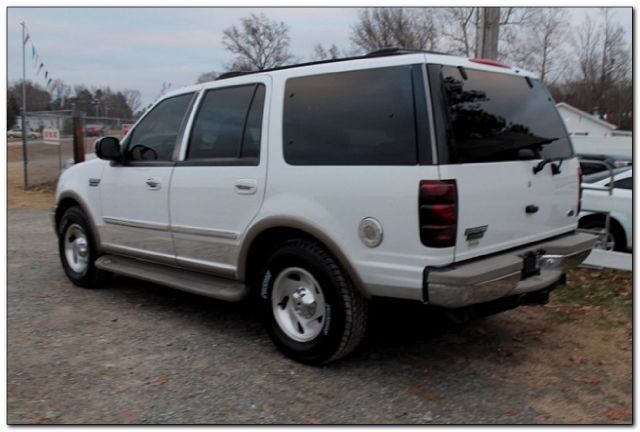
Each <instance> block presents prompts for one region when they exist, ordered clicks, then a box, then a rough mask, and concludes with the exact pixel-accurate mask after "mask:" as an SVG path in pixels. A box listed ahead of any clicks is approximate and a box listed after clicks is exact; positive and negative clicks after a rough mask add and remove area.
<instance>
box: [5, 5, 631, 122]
mask: <svg viewBox="0 0 640 432" xmlns="http://www.w3.org/2000/svg"><path fill="white" fill-rule="evenodd" d="M481 9H482V8H478V7H447V8H388V7H387V8H366V9H361V10H359V11H358V14H357V17H356V20H355V22H354V23H353V24H352V26H351V28H350V43H349V45H348V46H340V47H339V46H336V45H335V44H333V45H330V46H325V45H323V44H321V43H318V44H316V45H315V47H314V49H313V52H311V53H309V55H308V57H307V58H304V57H298V56H296V55H294V54H293V53H292V52H291V48H290V42H291V36H290V29H289V26H288V25H287V24H286V23H284V22H282V21H277V20H271V19H269V18H268V17H266V16H265V15H264V14H262V13H261V14H250V15H249V16H247V17H244V18H242V19H241V20H240V21H239V23H237V24H234V25H231V26H229V27H228V28H226V29H224V31H223V34H222V44H223V46H224V47H225V49H226V50H227V51H228V52H229V53H230V54H232V56H233V58H232V60H231V61H230V62H229V63H228V64H226V65H225V66H224V69H225V70H224V71H209V72H206V73H203V74H201V75H200V76H199V77H198V78H197V82H198V83H200V82H206V81H211V80H214V79H216V77H217V76H218V75H219V73H221V72H230V71H240V72H242V71H257V70H264V69H269V68H273V67H278V66H284V65H288V64H293V63H298V62H302V61H307V60H311V61H314V60H327V59H337V58H341V57H350V56H357V55H362V54H366V53H368V52H371V51H375V50H378V49H382V48H388V47H399V48H407V49H420V50H430V51H440V52H444V53H449V54H454V55H461V56H465V57H474V56H477V48H478V46H479V42H478V37H479V32H478V31H477V28H478V23H479V21H480V20H481V12H482V11H481ZM498 29H499V32H498V36H499V37H498V41H499V42H498V56H497V57H498V58H497V60H499V61H502V62H505V63H509V64H513V65H517V66H520V67H523V68H525V69H528V70H531V71H533V72H535V73H537V74H538V75H539V76H540V79H541V80H542V81H543V82H544V83H545V84H546V85H547V86H548V87H549V89H550V91H551V93H552V95H553V96H554V98H555V99H556V101H558V102H562V101H564V102H567V103H569V104H571V105H573V106H575V107H577V108H580V109H582V110H584V111H586V112H589V113H598V114H599V115H600V116H601V117H602V118H605V119H606V120H607V121H609V122H611V123H613V124H615V125H617V126H618V127H619V128H620V129H626V130H632V127H633V117H632V111H633V91H632V89H633V87H632V69H631V60H632V59H631V54H630V53H631V47H630V42H628V41H627V40H626V39H625V34H624V29H623V28H622V27H621V25H620V24H619V23H617V22H615V20H614V19H613V16H612V9H611V8H600V9H598V10H597V13H596V14H595V16H593V15H587V16H585V19H584V20H583V21H582V23H580V24H572V23H571V21H570V13H569V10H568V9H566V8H517V7H501V8H500V9H499V20H498ZM26 90H27V101H28V107H27V110H28V111H41V110H59V109H63V110H68V109H71V107H72V106H75V107H76V109H78V110H80V111H83V112H85V113H86V115H88V116H102V117H120V118H131V117H134V116H136V115H139V114H140V113H141V112H142V111H143V109H141V97H140V92H139V91H137V90H122V91H114V90H111V89H110V88H109V87H106V88H94V87H92V88H87V87H86V86H82V85H79V86H75V87H74V88H71V87H70V86H68V85H66V84H65V83H64V82H62V81H60V80H56V81H54V82H53V83H52V85H51V86H50V92H49V91H47V90H46V89H44V88H43V87H42V86H40V85H38V84H36V83H33V82H30V81H28V82H27V83H26ZM52 94H53V95H56V98H55V99H54V98H53V97H52V96H51V95H52ZM7 102H8V103H7V123H8V124H9V125H13V124H15V119H16V116H17V115H18V114H19V111H20V107H21V106H22V104H21V102H22V83H21V82H16V83H14V84H13V85H12V86H10V87H9V89H8V101H7Z"/></svg>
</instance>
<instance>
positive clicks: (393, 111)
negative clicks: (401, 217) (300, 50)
mask: <svg viewBox="0 0 640 432" xmlns="http://www.w3.org/2000/svg"><path fill="white" fill-rule="evenodd" d="M283 147H284V157H285V160H286V161H287V162H288V163H290V164H292V165H415V164H416V163H417V150H416V127H415V114H414V99H413V84H412V71H411V67H410V66H402V67H389V68H379V69H369V70H362V71H349V72H338V73H330V74H324V75H314V76H307V77H300V78H291V79H289V80H287V85H286V92H285V102H284V123H283Z"/></svg>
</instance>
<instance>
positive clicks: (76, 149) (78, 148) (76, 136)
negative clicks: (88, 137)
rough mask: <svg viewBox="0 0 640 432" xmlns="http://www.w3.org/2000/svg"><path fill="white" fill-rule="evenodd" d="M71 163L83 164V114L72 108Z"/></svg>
mask: <svg viewBox="0 0 640 432" xmlns="http://www.w3.org/2000/svg"><path fill="white" fill-rule="evenodd" d="M72 116H73V163H74V164H78V163H80V162H84V152H85V149H84V125H83V120H84V113H83V112H80V111H78V110H77V109H76V107H75V104H74V106H73V114H72Z"/></svg>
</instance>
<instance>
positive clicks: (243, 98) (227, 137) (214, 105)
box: [187, 85, 264, 159]
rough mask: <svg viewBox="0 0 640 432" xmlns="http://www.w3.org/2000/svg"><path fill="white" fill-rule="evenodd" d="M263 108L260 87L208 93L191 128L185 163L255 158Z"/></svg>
mask: <svg viewBox="0 0 640 432" xmlns="http://www.w3.org/2000/svg"><path fill="white" fill-rule="evenodd" d="M252 101H253V103H252ZM263 105H264V86H262V85H248V86H240V87H229V88H223V89H215V90H209V91H208V92H207V93H206V94H205V96H204V99H203V101H202V104H201V106H200V109H199V111H198V114H197V116H196V120H195V123H194V125H193V131H192V132H191V139H190V141H189V152H188V156H187V159H214V158H239V157H258V153H259V150H260V131H261V126H262V107H263ZM245 125H246V128H245ZM243 144H244V147H245V149H244V150H243Z"/></svg>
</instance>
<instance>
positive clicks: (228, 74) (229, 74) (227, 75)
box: [216, 71, 253, 81]
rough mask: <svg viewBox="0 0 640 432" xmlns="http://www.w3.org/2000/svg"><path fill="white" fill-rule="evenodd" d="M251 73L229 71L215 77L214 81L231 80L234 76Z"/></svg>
mask: <svg viewBox="0 0 640 432" xmlns="http://www.w3.org/2000/svg"><path fill="white" fill-rule="evenodd" d="M250 73H253V72H251V71H231V72H225V73H223V74H222V75H220V76H218V77H216V81H218V80H221V79H225V78H233V77H236V76H240V75H246V74H250Z"/></svg>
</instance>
